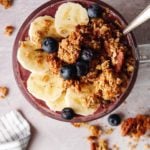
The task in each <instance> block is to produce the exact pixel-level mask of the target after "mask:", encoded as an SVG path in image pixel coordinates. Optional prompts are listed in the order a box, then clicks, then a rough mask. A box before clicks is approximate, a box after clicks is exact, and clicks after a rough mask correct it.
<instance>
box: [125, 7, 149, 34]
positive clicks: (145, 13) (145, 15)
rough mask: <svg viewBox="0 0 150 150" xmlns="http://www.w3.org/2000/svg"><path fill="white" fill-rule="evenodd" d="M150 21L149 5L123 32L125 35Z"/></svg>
mask: <svg viewBox="0 0 150 150" xmlns="http://www.w3.org/2000/svg"><path fill="white" fill-rule="evenodd" d="M148 19H150V5H148V6H147V7H146V8H145V9H144V10H143V11H142V12H141V13H140V14H139V15H138V16H137V17H136V18H135V19H134V20H133V21H132V22H131V23H130V24H129V25H128V26H127V27H126V28H125V29H124V31H123V33H124V34H127V33H129V32H130V31H131V30H133V29H134V28H136V27H137V26H139V25H140V24H142V23H144V22H145V21H147V20H148Z"/></svg>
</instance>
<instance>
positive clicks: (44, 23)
mask: <svg viewBox="0 0 150 150" xmlns="http://www.w3.org/2000/svg"><path fill="white" fill-rule="evenodd" d="M48 36H50V37H53V38H60V35H59V34H58V33H57V32H56V29H55V27H54V18H52V17H51V16H41V17H38V18H36V19H35V20H34V21H33V22H32V23H31V25H30V28H29V38H30V40H31V41H32V42H33V43H34V44H36V45H38V46H41V42H42V39H43V38H44V37H48Z"/></svg>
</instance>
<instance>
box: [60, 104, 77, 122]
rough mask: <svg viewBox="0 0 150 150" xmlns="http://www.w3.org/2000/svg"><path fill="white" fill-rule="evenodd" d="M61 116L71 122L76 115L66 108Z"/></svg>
mask: <svg viewBox="0 0 150 150" xmlns="http://www.w3.org/2000/svg"><path fill="white" fill-rule="evenodd" d="M61 116H62V118H64V119H67V120H71V119H72V118H73V117H74V116H75V113H74V111H73V109H72V108H69V107H66V108H64V109H63V110H62V113H61Z"/></svg>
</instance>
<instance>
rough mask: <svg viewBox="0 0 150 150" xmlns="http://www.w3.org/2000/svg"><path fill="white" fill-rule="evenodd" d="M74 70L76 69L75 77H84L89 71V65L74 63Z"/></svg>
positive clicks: (82, 62) (80, 62) (83, 62)
mask: <svg viewBox="0 0 150 150" xmlns="http://www.w3.org/2000/svg"><path fill="white" fill-rule="evenodd" d="M76 68H77V76H78V77H81V76H84V75H86V74H87V73H88V71H89V63H88V62H85V61H83V60H82V61H78V62H77V63H76Z"/></svg>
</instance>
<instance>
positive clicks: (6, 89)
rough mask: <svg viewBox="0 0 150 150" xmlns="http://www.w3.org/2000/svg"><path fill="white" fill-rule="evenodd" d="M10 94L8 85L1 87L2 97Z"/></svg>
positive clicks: (0, 93)
mask: <svg viewBox="0 0 150 150" xmlns="http://www.w3.org/2000/svg"><path fill="white" fill-rule="evenodd" d="M7 94H8V88H7V87H0V99H1V98H5V97H6V96H7Z"/></svg>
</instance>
